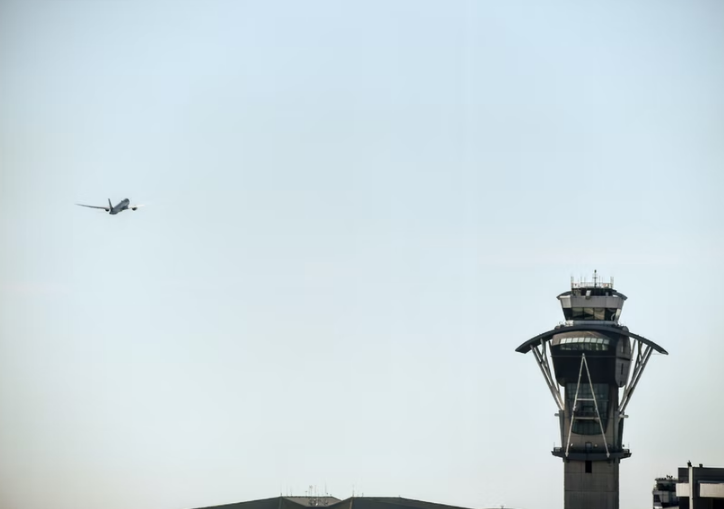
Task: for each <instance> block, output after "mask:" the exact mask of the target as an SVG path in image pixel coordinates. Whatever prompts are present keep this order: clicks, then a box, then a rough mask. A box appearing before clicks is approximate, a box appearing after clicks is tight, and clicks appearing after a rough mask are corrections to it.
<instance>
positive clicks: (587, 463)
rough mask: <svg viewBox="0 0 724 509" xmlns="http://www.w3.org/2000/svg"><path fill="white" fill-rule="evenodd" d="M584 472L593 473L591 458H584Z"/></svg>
mask: <svg viewBox="0 0 724 509" xmlns="http://www.w3.org/2000/svg"><path fill="white" fill-rule="evenodd" d="M586 473H587V474H591V473H593V462H592V461H591V460H586Z"/></svg>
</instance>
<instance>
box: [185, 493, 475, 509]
mask: <svg viewBox="0 0 724 509" xmlns="http://www.w3.org/2000/svg"><path fill="white" fill-rule="evenodd" d="M304 508H324V509H467V508H464V507H459V506H452V505H445V504H436V503H434V502H423V501H422V500H412V499H409V498H401V497H351V498H348V499H345V500H340V499H338V498H335V497H332V496H328V495H325V496H312V497H274V498H265V499H262V500H251V501H248V502H237V503H235V504H226V505H217V506H213V507H204V508H199V509H304Z"/></svg>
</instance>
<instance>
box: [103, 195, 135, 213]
mask: <svg viewBox="0 0 724 509" xmlns="http://www.w3.org/2000/svg"><path fill="white" fill-rule="evenodd" d="M109 203H110V202H109ZM129 203H131V202H130V201H129V200H128V198H126V199H124V200H121V201H120V202H118V205H115V206H113V207H111V209H110V210H109V211H108V213H109V214H112V215H113V214H118V213H119V212H123V211H124V210H128V204H129Z"/></svg>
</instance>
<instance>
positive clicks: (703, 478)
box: [676, 463, 724, 509]
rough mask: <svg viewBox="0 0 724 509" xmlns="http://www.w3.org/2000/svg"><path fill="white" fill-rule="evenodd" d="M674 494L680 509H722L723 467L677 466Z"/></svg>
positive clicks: (723, 504)
mask: <svg viewBox="0 0 724 509" xmlns="http://www.w3.org/2000/svg"><path fill="white" fill-rule="evenodd" d="M676 496H677V497H679V508H680V509H724V468H712V467H704V466H703V465H701V464H699V466H698V467H695V466H692V465H691V463H689V466H688V467H681V468H679V480H678V482H677V483H676Z"/></svg>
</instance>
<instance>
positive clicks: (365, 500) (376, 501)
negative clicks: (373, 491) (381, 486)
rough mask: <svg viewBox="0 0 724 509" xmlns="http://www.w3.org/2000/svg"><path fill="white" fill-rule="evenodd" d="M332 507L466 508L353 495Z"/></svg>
mask: <svg viewBox="0 0 724 509" xmlns="http://www.w3.org/2000/svg"><path fill="white" fill-rule="evenodd" d="M329 507H330V509H399V508H403V507H409V508H411V509H466V508H464V507H460V506H454V505H445V504H436V503H434V502H424V501H422V500H413V499H410V498H402V497H352V498H348V499H347V500H342V501H341V502H339V503H337V504H335V505H333V506H329Z"/></svg>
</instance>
